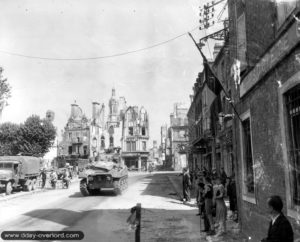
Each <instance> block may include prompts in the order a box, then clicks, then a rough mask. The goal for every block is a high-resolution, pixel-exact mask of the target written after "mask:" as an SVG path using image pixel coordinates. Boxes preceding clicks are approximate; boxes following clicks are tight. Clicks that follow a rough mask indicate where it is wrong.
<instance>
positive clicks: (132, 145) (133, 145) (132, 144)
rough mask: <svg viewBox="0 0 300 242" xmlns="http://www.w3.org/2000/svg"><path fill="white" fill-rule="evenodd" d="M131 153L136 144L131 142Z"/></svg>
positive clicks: (134, 149)
mask: <svg viewBox="0 0 300 242" xmlns="http://www.w3.org/2000/svg"><path fill="white" fill-rule="evenodd" d="M131 151H136V143H135V142H131Z"/></svg>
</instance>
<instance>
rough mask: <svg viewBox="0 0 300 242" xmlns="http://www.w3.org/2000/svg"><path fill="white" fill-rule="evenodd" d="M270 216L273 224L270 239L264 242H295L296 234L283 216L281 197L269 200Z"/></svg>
mask: <svg viewBox="0 0 300 242" xmlns="http://www.w3.org/2000/svg"><path fill="white" fill-rule="evenodd" d="M268 208H269V214H270V215H271V219H272V220H271V222H270V226H269V230H268V237H267V238H265V239H263V240H262V242H293V241H294V233H293V229H292V226H291V224H290V222H289V221H288V220H287V218H286V217H285V216H284V215H283V214H282V211H281V210H282V208H283V203H282V200H281V198H280V197H279V196H271V197H270V198H269V199H268Z"/></svg>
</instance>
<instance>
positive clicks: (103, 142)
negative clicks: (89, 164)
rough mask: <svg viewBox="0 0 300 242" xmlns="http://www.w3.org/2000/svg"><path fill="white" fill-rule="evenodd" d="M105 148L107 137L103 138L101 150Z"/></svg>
mask: <svg viewBox="0 0 300 242" xmlns="http://www.w3.org/2000/svg"><path fill="white" fill-rule="evenodd" d="M104 148H105V137H104V136H101V149H104Z"/></svg>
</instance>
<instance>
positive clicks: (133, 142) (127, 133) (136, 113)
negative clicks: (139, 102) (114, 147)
mask: <svg viewBox="0 0 300 242" xmlns="http://www.w3.org/2000/svg"><path fill="white" fill-rule="evenodd" d="M121 140H122V157H123V158H124V160H125V164H126V165H127V166H129V167H131V166H135V167H136V168H137V169H139V170H141V169H142V167H144V168H145V169H147V167H148V165H147V161H148V156H149V151H148V150H149V118H148V113H147V111H146V110H145V109H144V108H143V107H142V108H140V109H139V108H138V107H137V106H130V107H128V108H127V110H126V111H125V113H124V116H123V126H122V138H121ZM144 144H145V145H144Z"/></svg>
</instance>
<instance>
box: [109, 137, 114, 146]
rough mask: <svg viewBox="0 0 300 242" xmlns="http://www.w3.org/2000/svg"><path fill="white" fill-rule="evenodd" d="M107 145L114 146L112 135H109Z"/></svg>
mask: <svg viewBox="0 0 300 242" xmlns="http://www.w3.org/2000/svg"><path fill="white" fill-rule="evenodd" d="M109 147H114V137H113V136H110V137H109Z"/></svg>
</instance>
